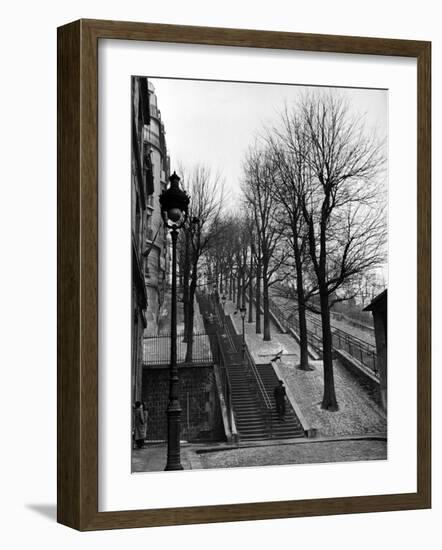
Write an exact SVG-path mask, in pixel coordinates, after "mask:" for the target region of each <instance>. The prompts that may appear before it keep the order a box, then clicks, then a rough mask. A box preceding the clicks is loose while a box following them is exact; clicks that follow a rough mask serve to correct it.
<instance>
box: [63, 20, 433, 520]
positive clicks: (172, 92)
mask: <svg viewBox="0 0 442 550" xmlns="http://www.w3.org/2000/svg"><path fill="white" fill-rule="evenodd" d="M430 52H431V48H430V43H428V42H417V41H406V40H392V39H381V38H361V37H343V36H326V35H309V34H298V33H280V32H269V31H265V32H264V31H256V30H239V29H220V28H202V27H185V26H174V25H159V24H158V25H157V24H147V23H129V22H112V21H96V20H80V21H76V22H74V23H70V24H68V25H66V26H63V27H61V28H59V30H58V520H59V522H61V523H63V524H66V525H68V526H71V527H74V528H76V529H79V530H96V529H112V528H124V527H127V528H129V527H147V526H159V525H176V524H186V523H207V522H220V521H239V520H250V519H271V518H282V517H296V516H312V515H327V514H343V513H358V512H375V511H388V510H405V509H417V508H428V507H430V505H431V497H430V495H431V475H430V457H431V452H430V441H431V439H430V433H431V423H430V411H431V404H430V389H431V386H430V344H431V342H430V288H431V285H430V158H431V140H430V137H431V132H430V118H431V116H430V115H431V110H430V105H431V103H430V101H431V95H430V66H431V58H430Z"/></svg>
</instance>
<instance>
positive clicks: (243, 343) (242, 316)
mask: <svg viewBox="0 0 442 550" xmlns="http://www.w3.org/2000/svg"><path fill="white" fill-rule="evenodd" d="M239 312H240V313H241V319H242V360H243V361H244V358H245V356H246V338H245V331H244V321H245V318H246V313H247V308H246V306H245V305H243V306H242V307H240V308H239Z"/></svg>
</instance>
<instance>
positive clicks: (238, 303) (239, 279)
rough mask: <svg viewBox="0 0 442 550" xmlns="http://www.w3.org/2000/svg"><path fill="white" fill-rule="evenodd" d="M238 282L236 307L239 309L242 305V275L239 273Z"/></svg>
mask: <svg viewBox="0 0 442 550" xmlns="http://www.w3.org/2000/svg"><path fill="white" fill-rule="evenodd" d="M236 283H237V285H236V309H239V308H240V307H241V275H239V274H238V277H237V281H236Z"/></svg>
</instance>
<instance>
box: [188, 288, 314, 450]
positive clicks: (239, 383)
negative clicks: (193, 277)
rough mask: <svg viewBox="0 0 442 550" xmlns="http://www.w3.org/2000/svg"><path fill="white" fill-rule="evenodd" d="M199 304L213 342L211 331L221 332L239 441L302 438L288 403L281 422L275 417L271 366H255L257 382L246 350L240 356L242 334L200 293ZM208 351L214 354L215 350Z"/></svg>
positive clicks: (301, 429)
mask: <svg viewBox="0 0 442 550" xmlns="http://www.w3.org/2000/svg"><path fill="white" fill-rule="evenodd" d="M199 303H200V308H201V312H202V313H203V316H204V318H205V319H206V322H205V324H206V328H207V333H208V334H209V337H210V338H211V342H213V345H214V341H215V340H216V337H215V333H218V334H219V335H221V338H220V341H221V344H222V347H223V356H224V357H225V365H224V366H225V368H226V371H227V375H228V378H229V382H230V391H231V403H232V411H233V416H234V418H235V424H236V428H237V431H238V436H239V439H240V441H253V440H268V439H286V438H294V437H304V431H303V428H302V426H301V424H300V422H299V420H298V418H297V417H296V415H295V413H294V411H293V410H292V408H291V406H290V404H287V410H286V415H285V421H279V420H278V417H277V414H276V407H275V404H274V399H273V390H274V388H275V386H276V385H277V383H278V379H277V376H276V373H275V371H274V369H273V367H272V365H271V364H268V365H256V376H257V377H258V378H259V379H260V380H259V381H257V379H256V376H255V375H253V374H252V371H253V368H251V367H252V365H251V364H250V361H252V362H253V359H251V356H250V354H247V353H246V356H245V357H244V358H243V353H242V337H241V336H239V335H238V334H237V333H236V331H235V329H234V327H233V324H232V320H231V319H230V317H226V318H224V319H223V313H222V311H221V310H220V308H214V307H213V304H212V303H211V302H210V301H209V300H208V299H207V298H206V297H203V296H200V297H199ZM209 316H211V318H213V320H212V321H211V322H210V323H209V322H208V321H207V319H208V317H209ZM212 351H213V353H214V356H215V355H216V352H215V349H213V350H212ZM247 362H249V363H247ZM253 367H255V365H254V363H253ZM259 384H262V389H264V391H265V392H266V394H267V396H268V405H269V408H267V407H266V406H265V405H264V402H263V398H262V392H260V390H259Z"/></svg>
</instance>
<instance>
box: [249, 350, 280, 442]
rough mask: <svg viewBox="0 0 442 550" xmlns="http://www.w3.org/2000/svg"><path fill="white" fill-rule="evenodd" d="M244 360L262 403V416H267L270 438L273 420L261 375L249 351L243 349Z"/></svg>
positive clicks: (270, 405)
mask: <svg viewBox="0 0 442 550" xmlns="http://www.w3.org/2000/svg"><path fill="white" fill-rule="evenodd" d="M245 352H246V354H245V358H246V364H247V366H248V367H249V368H248V370H249V373H250V374H251V376H252V377H253V378H254V380H255V389H256V390H257V391H256V394H257V395H258V398H260V399H259V400H260V401H261V403H262V408H263V409H264V414H265V415H266V416H267V422H268V427H269V432H270V436H271V437H272V436H273V419H272V409H273V407H272V402H271V400H270V397H269V394H268V393H267V390H266V388H265V386H264V383H263V381H262V378H261V375H260V374H259V372H258V369H257V368H256V365H255V361H254V360H253V357H252V356H251V354H250V351H249V349H248V348H247V347H246V348H245Z"/></svg>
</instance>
